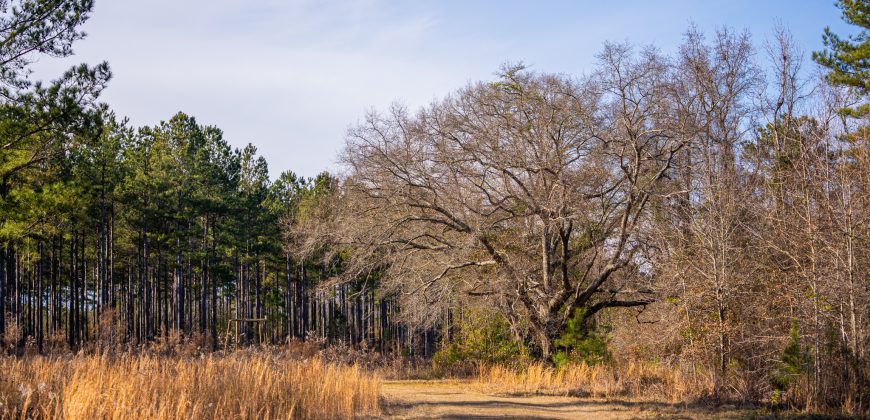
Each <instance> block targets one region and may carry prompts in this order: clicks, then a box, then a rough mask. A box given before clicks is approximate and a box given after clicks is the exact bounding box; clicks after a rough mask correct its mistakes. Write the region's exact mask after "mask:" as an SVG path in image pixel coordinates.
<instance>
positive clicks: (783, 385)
mask: <svg viewBox="0 0 870 420" xmlns="http://www.w3.org/2000/svg"><path fill="white" fill-rule="evenodd" d="M789 335H790V338H789V342H788V344H787V345H786V346H785V349H783V351H782V357H781V358H780V361H779V364H778V366H777V368H776V369H775V370H774V371H773V372H772V373H771V375H770V385H771V386H772V387H773V390H774V393H773V399H774V400H778V399H779V396H780V395H781V394H782V393H783V392H785V391H786V390H788V388H789V387H790V386H791V385H792V384H793V383H794V382H795V380H797V378H799V377H800V376H801V375H803V374H804V373H806V372H807V367H808V366H809V364H810V354H809V351H808V350H807V349H806V348H805V347H803V346H801V340H800V335H799V334H798V326H797V322H795V323H793V324H792V327H791V332H790V334H789ZM774 403H776V401H774Z"/></svg>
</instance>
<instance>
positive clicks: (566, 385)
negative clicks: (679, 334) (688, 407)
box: [478, 362, 713, 403]
mask: <svg viewBox="0 0 870 420" xmlns="http://www.w3.org/2000/svg"><path fill="white" fill-rule="evenodd" d="M478 385H479V386H480V387H481V388H482V389H484V390H486V391H488V392H501V393H512V394H548V395H583V396H593V397H603V398H609V399H612V398H625V397H629V398H631V399H638V400H655V401H662V402H669V403H679V402H685V401H690V400H692V399H697V398H700V397H703V396H706V395H710V393H711V392H712V390H713V380H712V377H710V376H709V375H703V374H698V375H695V376H694V377H691V376H689V375H686V374H684V373H683V372H681V371H680V370H678V369H673V368H670V367H666V366H660V365H655V364H650V363H636V362H630V363H627V364H625V365H624V366H619V367H615V366H608V365H595V366H590V365H587V364H576V365H569V366H565V367H563V368H561V369H555V368H553V367H550V366H547V365H544V364H542V363H533V364H531V365H529V366H527V367H526V368H524V369H521V370H517V369H511V368H505V367H501V366H486V367H482V368H481V369H480V375H479V378H478Z"/></svg>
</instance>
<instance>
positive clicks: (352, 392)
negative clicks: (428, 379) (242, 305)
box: [0, 352, 380, 419]
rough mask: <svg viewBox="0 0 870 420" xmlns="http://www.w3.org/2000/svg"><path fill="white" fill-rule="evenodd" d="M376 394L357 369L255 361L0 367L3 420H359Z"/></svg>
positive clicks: (10, 361)
mask: <svg viewBox="0 0 870 420" xmlns="http://www.w3.org/2000/svg"><path fill="white" fill-rule="evenodd" d="M379 392H380V381H379V379H377V378H375V377H373V376H372V375H370V374H367V373H365V372H363V371H361V370H360V369H359V368H357V367H355V366H354V367H348V366H340V365H333V364H326V363H324V362H322V361H321V360H320V359H318V358H313V359H308V360H302V361H299V360H293V359H289V358H283V357H280V356H276V355H272V354H260V353H256V352H251V353H244V354H232V355H229V356H202V357H192V358H186V357H178V356H166V357H157V356H134V355H122V356H117V357H112V356H81V355H80V356H67V357H61V358H50V357H41V356H34V357H27V358H11V357H7V358H2V359H0V404H2V405H0V418H50V419H55V418H64V419H97V418H102V419H109V418H111V419H145V418H147V419H179V418H187V419H190V418H248V419H253V418H256V419H262V418H353V417H366V416H375V415H378V414H379V412H380V407H379Z"/></svg>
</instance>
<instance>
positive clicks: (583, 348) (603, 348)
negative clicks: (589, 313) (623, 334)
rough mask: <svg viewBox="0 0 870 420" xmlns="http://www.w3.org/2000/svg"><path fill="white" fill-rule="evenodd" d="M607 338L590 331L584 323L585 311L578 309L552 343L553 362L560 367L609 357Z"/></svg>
mask: <svg viewBox="0 0 870 420" xmlns="http://www.w3.org/2000/svg"><path fill="white" fill-rule="evenodd" d="M607 341H608V338H607V336H606V335H605V334H599V333H596V332H594V331H590V330H589V329H588V328H587V325H586V311H585V309H579V310H577V311H575V313H574V316H573V317H571V319H569V320H568V324H567V326H566V327H565V331H562V335H561V336H560V337H559V338H558V339H557V340H556V342H555V343H554V344H555V345H556V353H555V354H554V355H553V364H555V365H556V367H557V368H561V367H562V366H565V365H567V364H569V363H577V362H584V363H587V364H590V365H594V364H598V363H601V362H604V361H606V360H607V359H609V358H610V354H609V353H608V352H607Z"/></svg>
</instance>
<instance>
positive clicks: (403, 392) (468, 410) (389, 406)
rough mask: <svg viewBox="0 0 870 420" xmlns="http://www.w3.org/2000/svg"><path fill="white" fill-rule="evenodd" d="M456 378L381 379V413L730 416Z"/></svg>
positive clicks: (405, 416) (409, 416)
mask: <svg viewBox="0 0 870 420" xmlns="http://www.w3.org/2000/svg"><path fill="white" fill-rule="evenodd" d="M476 388H477V387H476V386H475V384H474V383H470V382H461V381H385V382H384V383H383V384H382V391H381V392H382V396H383V399H384V403H385V404H384V417H385V418H391V419H420V418H423V419H490V418H500V419H505V418H507V419H510V418H517V419H520V418H522V419H636V418H693V419H694V418H733V417H740V413H737V412H733V411H732V412H718V413H714V412H710V411H706V410H702V409H692V408H686V407H679V406H674V405H670V404H659V403H648V402H644V403H641V402H630V401H612V400H611V401H607V400H599V399H590V398H576V397H565V396H539V395H536V396H515V395H488V394H485V393H483V392H481V391H479V390H478V389H476Z"/></svg>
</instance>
